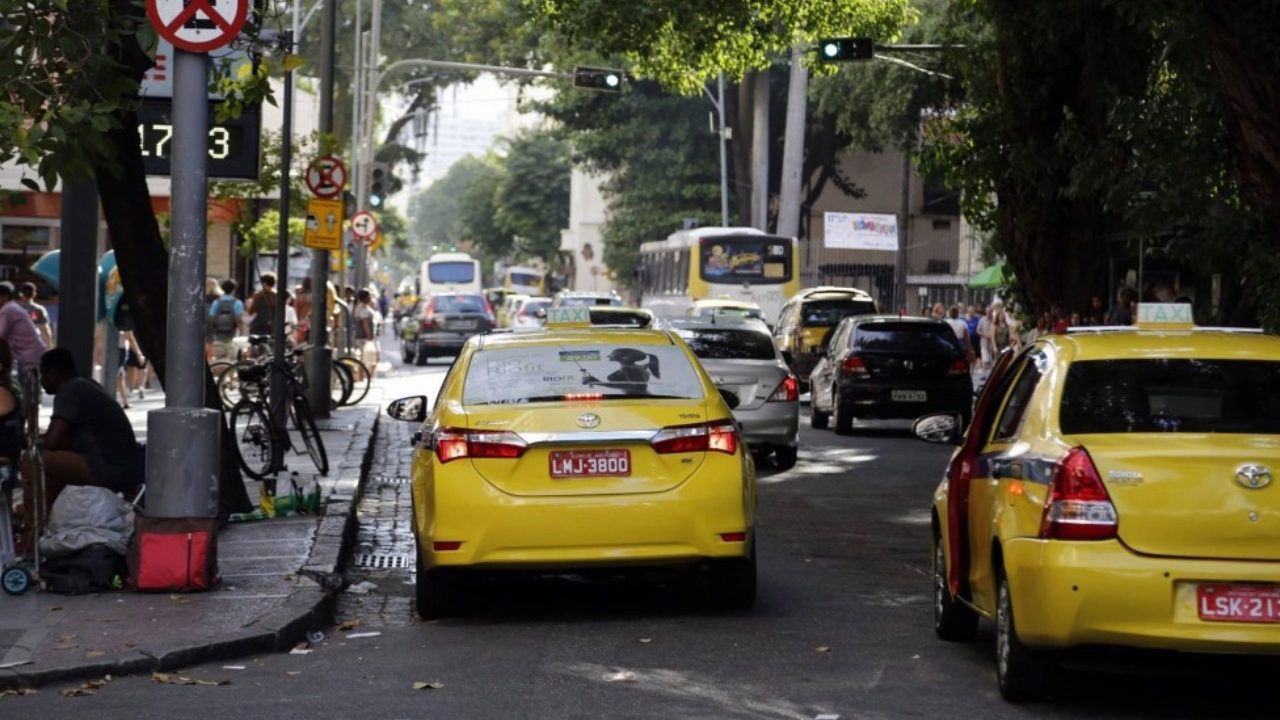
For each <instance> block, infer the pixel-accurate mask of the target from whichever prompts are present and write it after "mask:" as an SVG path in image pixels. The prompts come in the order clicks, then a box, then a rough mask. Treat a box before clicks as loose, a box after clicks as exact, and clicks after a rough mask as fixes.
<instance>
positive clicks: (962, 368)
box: [947, 358, 969, 375]
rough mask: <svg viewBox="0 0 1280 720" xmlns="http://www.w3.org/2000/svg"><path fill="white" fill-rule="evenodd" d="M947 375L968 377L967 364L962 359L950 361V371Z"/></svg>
mask: <svg viewBox="0 0 1280 720" xmlns="http://www.w3.org/2000/svg"><path fill="white" fill-rule="evenodd" d="M947 374H948V375H968V374H969V363H968V362H966V361H965V360H964V358H956V359H955V360H953V361H951V369H950V370H947Z"/></svg>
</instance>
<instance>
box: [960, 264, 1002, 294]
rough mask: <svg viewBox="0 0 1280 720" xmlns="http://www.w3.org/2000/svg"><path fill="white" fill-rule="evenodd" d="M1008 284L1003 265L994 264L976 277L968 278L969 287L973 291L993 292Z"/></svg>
mask: <svg viewBox="0 0 1280 720" xmlns="http://www.w3.org/2000/svg"><path fill="white" fill-rule="evenodd" d="M1008 284H1009V278H1008V277H1006V276H1005V274H1004V263H996V264H995V265H991V266H988V267H985V268H983V269H982V271H981V272H979V273H978V274H977V275H974V276H973V277H971V278H969V287H971V288H975V289H984V290H994V289H995V288H1001V287H1004V286H1006V285H1008Z"/></svg>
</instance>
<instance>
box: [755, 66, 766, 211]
mask: <svg viewBox="0 0 1280 720" xmlns="http://www.w3.org/2000/svg"><path fill="white" fill-rule="evenodd" d="M754 85H755V87H754V92H753V95H754V98H753V103H752V106H753V108H754V110H755V112H754V113H753V115H752V121H751V156H752V157H751V160H752V167H751V189H752V193H751V220H752V222H753V223H754V225H755V227H756V228H757V229H758V230H763V231H764V232H768V231H769V71H768V70H767V69H765V70H757V71H756V76H755V83H754Z"/></svg>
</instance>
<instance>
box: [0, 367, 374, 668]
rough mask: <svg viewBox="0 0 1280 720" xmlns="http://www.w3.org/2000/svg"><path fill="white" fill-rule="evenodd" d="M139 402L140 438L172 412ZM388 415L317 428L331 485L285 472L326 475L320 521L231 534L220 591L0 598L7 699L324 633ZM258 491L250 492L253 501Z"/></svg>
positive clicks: (360, 409) (228, 530)
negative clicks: (153, 417) (23, 691)
mask: <svg viewBox="0 0 1280 720" xmlns="http://www.w3.org/2000/svg"><path fill="white" fill-rule="evenodd" d="M370 396H371V398H373V397H378V396H380V393H376V392H373V393H370ZM130 404H131V405H132V407H131V408H130V410H129V411H128V415H129V419H130V420H131V421H132V422H133V425H134V428H135V430H136V431H139V439H141V438H142V437H143V436H144V435H145V432H146V410H148V409H155V408H159V407H163V395H161V394H160V393H158V392H157V393H148V394H147V398H146V399H145V400H131V403H130ZM47 411H48V409H47V408H45V412H46V413H47ZM378 411H379V405H378V404H376V403H374V402H370V401H368V400H367V401H366V402H365V403H362V404H360V405H357V406H355V407H350V408H340V409H338V410H335V411H334V412H333V413H332V415H331V417H329V418H326V419H322V420H318V421H317V425H319V428H320V434H321V437H322V438H323V439H324V443H325V447H326V449H327V450H328V456H329V466H330V470H329V474H328V476H315V475H314V471H315V468H314V467H313V466H311V464H310V461H309V460H306V459H305V458H303V457H301V456H298V455H293V454H289V456H288V458H287V462H288V463H289V466H290V468H291V469H294V470H298V471H299V473H300V474H302V475H304V476H307V475H309V476H311V477H317V479H318V481H319V484H320V487H321V492H322V496H323V497H322V507H321V515H320V516H319V517H293V518H279V519H272V520H261V521H256V522H241V523H231V524H228V525H227V526H226V527H224V528H223V529H222V531H221V532H220V533H219V536H218V565H219V568H220V570H221V573H222V585H221V587H219V588H218V589H217V590H214V591H211V592H206V593H193V594H184V595H179V594H166V593H159V594H150V593H148V594H143V593H134V592H113V593H101V594H96V595H79V596H71V595H57V594H53V593H42V592H37V591H35V590H34V589H32V590H28V591H27V593H26V594H24V595H20V596H16V597H15V596H9V595H0V690H5V689H11V688H24V687H36V686H40V685H44V684H47V683H51V682H57V681H63V680H72V679H88V678H100V677H102V676H103V675H108V674H110V675H117V676H118V675H125V674H137V673H147V672H152V671H163V670H171V669H173V668H177V667H181V666H184V665H189V664H192V663H199V662H206V661H211V660H219V659H226V658H232V657H237V656H244V655H249V654H254V653H261V652H272V651H281V650H285V649H288V648H290V647H292V646H293V645H295V644H296V643H297V642H299V641H301V640H304V639H305V638H306V635H307V633H308V632H309V631H311V630H315V629H319V628H320V627H322V626H323V625H324V624H325V623H326V622H327V621H328V619H329V616H330V612H331V607H330V606H331V603H332V602H333V601H334V598H335V597H336V595H337V594H338V592H339V591H340V589H341V578H340V576H339V575H338V574H337V573H338V572H339V571H340V570H341V564H342V562H343V559H344V551H345V550H346V547H347V543H348V541H349V539H350V538H351V536H352V535H353V534H354V527H355V524H354V521H355V508H356V505H357V502H358V500H359V498H358V494H359V489H360V481H361V478H362V476H363V475H364V472H365V470H366V469H367V467H368V463H369V459H370V452H371V450H372V448H373V438H374V435H375V433H376V432H377V428H378ZM281 477H284V476H283V475H282V476H281ZM286 484H287V483H286ZM260 486H261V483H259V482H252V481H251V482H250V483H249V485H248V490H249V497H250V499H251V500H252V501H254V502H255V503H256V502H257V500H258V494H259V489H260Z"/></svg>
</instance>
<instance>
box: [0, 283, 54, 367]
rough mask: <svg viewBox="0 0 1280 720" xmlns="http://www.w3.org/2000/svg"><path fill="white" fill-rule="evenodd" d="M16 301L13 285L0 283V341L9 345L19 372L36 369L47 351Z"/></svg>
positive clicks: (42, 340) (29, 319)
mask: <svg viewBox="0 0 1280 720" xmlns="http://www.w3.org/2000/svg"><path fill="white" fill-rule="evenodd" d="M15 300H16V293H15V292H14V289H13V283H11V282H9V281H7V280H6V281H4V282H0V340H4V341H5V342H8V343H9V348H10V349H11V350H13V359H14V363H15V365H16V366H17V368H18V371H19V372H22V371H23V370H29V369H31V368H38V367H39V366H40V356H41V355H44V352H45V351H46V350H48V349H49V348H48V346H47V345H45V342H44V338H43V337H41V336H40V331H39V330H38V329H36V325H35V323H33V322H31V316H30V315H29V314H27V311H26V310H23V309H22V306H21V305H19V304H18V303H17V302H15Z"/></svg>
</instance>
